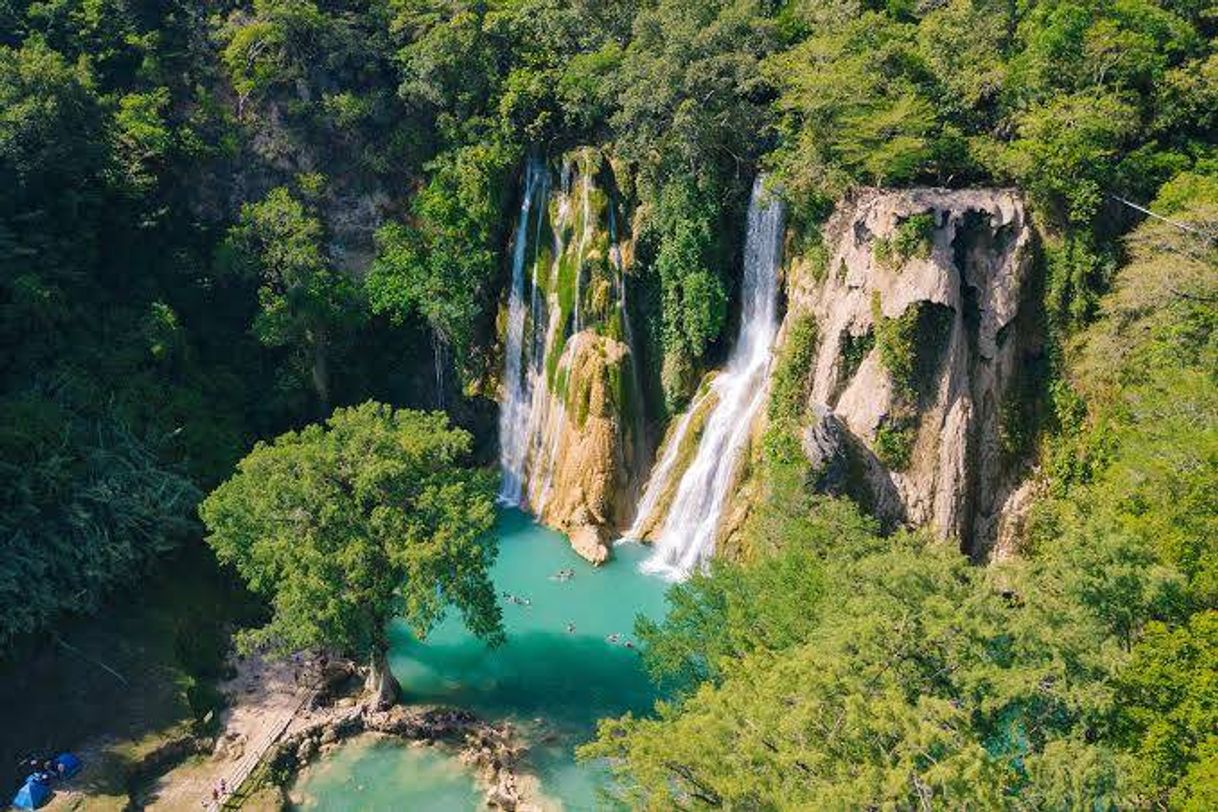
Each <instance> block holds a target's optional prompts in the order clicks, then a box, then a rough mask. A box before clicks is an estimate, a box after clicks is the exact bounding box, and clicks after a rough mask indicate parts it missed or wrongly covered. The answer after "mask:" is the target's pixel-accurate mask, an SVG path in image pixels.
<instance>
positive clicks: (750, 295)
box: [635, 178, 783, 580]
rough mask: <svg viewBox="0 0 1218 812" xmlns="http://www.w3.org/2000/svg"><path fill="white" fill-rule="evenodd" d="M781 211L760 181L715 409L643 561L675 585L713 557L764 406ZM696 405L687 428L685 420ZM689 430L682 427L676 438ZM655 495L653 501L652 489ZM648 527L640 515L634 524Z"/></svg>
mask: <svg viewBox="0 0 1218 812" xmlns="http://www.w3.org/2000/svg"><path fill="white" fill-rule="evenodd" d="M782 228H783V207H782V204H781V202H779V201H778V200H777V199H775V198H772V197H770V196H769V195H768V194H767V193H766V192H765V190H764V189H763V187H762V180H761V178H758V179H757V181H756V182H755V183H754V184H753V192H752V197H751V199H750V200H749V213H748V235H747V237H746V239H745V247H744V281H743V284H742V286H741V298H742V300H743V308H742V311H741V315H740V332H739V335H738V337H737V339H736V346H735V348H734V349H733V350H732V355H731V357H730V358H729V359H728V362H727V367H726V368H725V369H724V370H723V372H721V373H720V374H719V375H718V376H717V377H716V378H715V379H714V381H713V382H712V384H711V393H712V394H713V395H714V396H715V398H716V403H715V405H714V408H713V410H712V411H711V413H710V415H709V416H708V417H707V419H706V425H705V427H704V428H703V430H702V436H701V437H700V439H699V441H698V450H697V451H696V452H695V454H694V457H693V461H692V462H691V463H690V465H689V467H688V468H686V469H685V473H684V474H683V475H682V477H681V482H680V484H679V485H678V486H677V490H676V494H675V495H674V496H673V499H672V503H671V505H669V508H668V513H667V516H666V517H665V519H664V522H663V524H662V525H660V527H661V529H660V532H659V534H658V535H657V536H656V539H655V552H654V553H652V555H651V557H650V558H648V559H647V560H646V561H645V562H644V563H643V569H644V570H646V571H648V572H653V573H657V574H660V575H663V576H664V577H666V578H669V579H672V580H678V579H682V578H685V577H687V576H688V575H689V574H690V573H691V572H693V571H694V570H695V569H697V568H699V567H703V566H705V565H706V563H707V562H708V560H709V559H710V556H711V554H712V553H713V552H714V545H715V537H716V535H717V533H718V530H719V522H720V519H721V517H722V514H723V507H724V504H725V503H726V501H727V496H728V494H727V491H728V488H729V487H731V484H732V480H733V477H734V475H735V471H736V467H737V464H738V463H739V458H740V452H741V450H742V449H743V448H744V445H745V443H746V442H747V441H748V437H749V433H750V432H751V431H752V425H753V418H754V417H755V416H756V415H757V412H758V410H759V409H760V408H761V405H762V403H763V402H764V400H765V392H766V385H765V384H766V377H767V375H768V372H769V366H770V356H771V349H772V345H773V343H774V338H775V335H776V334H777V332H778V314H777V298H778V268H779V263H780V261H781V252H782ZM693 411H694V408H693V407H692V406H691V407H690V410H689V412H688V414H687V415H686V417H684V418H682V420H683V422H684V421H688V419H689V415H690V414H692V413H693ZM687 429H688V424H687V423H686V424H685V425H683V426H679V427H678V432H677V433H678V435H679V434H683V432H684V431H685V430H687ZM680 439H681V438H680V437H679V436H674V437H673V439H672V440H671V441H670V443H669V446H670V447H669V448H668V449H667V450H666V453H665V455H664V456H665V458H664V459H662V460H661V462H660V464H659V466H657V470H656V471H655V473H653V475H652V477H651V481H650V482H648V485H647V491H646V492H645V493H644V496H643V500H642V502H641V503H640V507H642V506H643V505H646V504H647V503H648V500H649V498H650V500H651V504H652V507H653V508H654V503H655V501H656V499H658V498H659V495H658V492H662V491H663V489H664V488H665V482H664V481H663V479H666V478H667V477H666V476H664V477H661V476H660V475H661V474H667V473H669V472H666V471H663V470H662V469H663V468H664V466H665V463H666V462H667V463H668V467H669V468H670V469H671V466H672V462H671V461H669V460H668V459H667V458H668V457H669V456H670V455H671V456H672V458H673V460H675V458H676V446H678V445H679V441H680ZM653 489H655V490H657V491H658V492H657V494H655V495H652V493H651V492H652V490H653ZM645 521H647V516H646V515H643V514H642V511H641V510H640V518H638V519H636V521H635V524H636V525H639V524H640V523H641V522H645Z"/></svg>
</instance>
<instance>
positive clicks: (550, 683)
mask: <svg viewBox="0 0 1218 812" xmlns="http://www.w3.org/2000/svg"><path fill="white" fill-rule="evenodd" d="M395 648H397V646H395ZM399 651H401V649H399ZM393 670H394V673H395V674H397V675H398V677H399V678H400V679H401V680H402V686H403V693H404V694H405V698H406V699H407V701H423V702H443V703H446V704H453V705H460V706H462V707H468V708H471V709H473V710H475V711H479V712H483V713H487V714H494V715H515V716H521V717H530V718H531V717H534V716H544V717H545V718H546V719H547V720H549V721H551V722H553V723H554V724H557V725H563V726H568V725H570V726H588V727H591V726H592V725H594V724H595V722H596V720H597V719H599V718H600V717H602V716H605V715H609V714H614V715H617V714H620V713H624V712H625V711H627V710H634V711H643V710H647V709H648V708H649V707H650V706H651V702H652V700H653V698H654V695H655V694H654V691H653V689H652V687H651V684H650V683H649V682H648V680H647V677H646V675H645V674H644V672H643V669H642V665H641V663H640V662H639V655H638V653H637V650H632V649H628V648H626V647H625V646H623V645H612V644H610V643H607V642H605V641H604V640H603V639H600V638H589V637H576V636H574V635H565V634H561V633H560V634H554V633H549V632H530V633H523V634H514V635H511V636H510V637H509V638H508V642H507V643H506V644H504V645H503V646H502V647H500V648H498V649H487V648H486V647H485V646H482V645H481V644H477V643H474V644H462V643H457V644H450V645H436V644H418V643H411V644H408V645H407V646H406V647H405V650H404V651H402V652H401V654H400V655H399V656H398V657H395V658H394V660H393Z"/></svg>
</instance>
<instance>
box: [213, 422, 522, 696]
mask: <svg viewBox="0 0 1218 812" xmlns="http://www.w3.org/2000/svg"><path fill="white" fill-rule="evenodd" d="M469 450H470V436H469V434H467V433H466V432H464V431H462V430H460V429H455V428H451V427H450V426H449V425H448V420H447V418H446V417H445V416H444V415H443V414H439V413H433V414H425V413H422V412H415V411H410V410H394V409H392V408H391V407H389V406H385V405H382V404H378V403H372V402H369V403H365V404H363V405H362V406H357V407H353V408H346V409H339V410H337V411H336V412H335V413H334V414H333V416H331V417H330V419H329V420H327V421H326V422H325V424H324V425H312V426H309V427H307V428H305V429H304V430H302V431H300V432H288V433H287V434H284V435H282V436H281V437H278V438H277V439H276V440H275V441H274V442H272V443H269V444H259V445H258V446H256V447H255V448H254V450H253V451H252V452H250V454H249V455H248V456H247V457H246V458H245V459H244V460H242V461H241V463H240V464H239V466H238V470H237V473H236V474H235V475H234V476H233V477H232V478H231V479H229V480H228V481H227V482H225V483H224V484H222V485H221V486H220V487H219V488H217V489H216V490H215V491H214V492H212V494H211V495H210V496H208V497H207V499H206V500H205V501H204V502H203V505H202V506H201V508H200V511H199V512H200V515H201V516H202V517H203V521H204V522H205V523H206V525H207V528H208V537H207V540H208V543H209V544H211V546H212V548H213V549H214V550H215V552H216V555H217V557H218V558H219V559H220V560H221V561H222V562H225V563H228V564H231V565H233V566H234V567H235V568H236V569H237V571H238V572H239V573H240V574H241V576H242V577H243V578H244V579H245V580H246V581H248V582H249V585H250V587H251V588H252V589H253V590H254V591H256V592H258V593H260V594H262V595H265V596H266V597H267V598H269V600H270V603H271V606H272V608H273V615H272V617H271V620H270V622H269V623H267V624H266V625H265V626H263V627H262V628H260V629H257V630H254V631H252V632H249V633H248V634H247V635H245V638H244V641H245V643H246V644H249V645H266V646H269V647H271V648H272V649H275V650H278V651H291V650H294V649H299V648H304V647H313V646H324V647H333V648H336V649H340V650H343V651H348V652H352V653H357V654H359V655H360V656H366V657H368V658H369V660H370V662H371V668H370V672H369V684H370V688H372V689H373V690H374V691H375V693H376V694H377V695H378V697H379V698H380V699H381V700H382V701H386V700H389V699H391V698H392V696H393V695H394V694H396V690H397V685H396V682H395V681H394V680H393V677H392V675H391V674H389V672H388V669H387V668H386V664H385V654H386V650H387V648H388V637H387V633H386V624H387V623H388V621H389V620H390V618H392V617H394V616H397V615H400V616H402V617H404V618H405V619H406V621H407V622H408V623H409V624H410V626H411V628H412V629H413V630H414V632H415V633H416V634H417V635H418V636H420V637H423V636H425V635H426V634H427V633H428V631H429V630H430V629H431V628H432V627H433V626H435V624H436V623H437V622H439V621H440V619H441V618H442V617H443V616H444V613H445V611H446V610H447V608H448V607H450V606H452V607H455V608H456V609H457V610H458V611H459V612H460V613H461V615H462V617H463V618H464V619H465V623H466V625H467V626H469V628H470V629H471V630H472V631H473V632H474V633H475V634H477V635H479V636H480V637H482V638H485V639H486V640H488V641H490V642H492V643H496V642H498V641H500V640H501V639H502V629H501V626H500V610H499V607H498V604H497V603H496V602H495V591H494V587H493V585H492V584H491V581H490V578H489V577H488V575H487V568H488V567H489V566H490V564H491V563H492V561H493V560H494V557H495V553H496V547H495V542H494V537H493V536H492V535H491V534H489V533H488V532H487V531H488V530H489V529H490V527H491V524H492V522H493V520H494V502H493V494H494V487H495V483H494V477H493V475H492V474H490V473H488V472H486V471H483V470H479V469H475V468H471V467H469V466H468V465H467V464H466V461H467V458H468V455H469Z"/></svg>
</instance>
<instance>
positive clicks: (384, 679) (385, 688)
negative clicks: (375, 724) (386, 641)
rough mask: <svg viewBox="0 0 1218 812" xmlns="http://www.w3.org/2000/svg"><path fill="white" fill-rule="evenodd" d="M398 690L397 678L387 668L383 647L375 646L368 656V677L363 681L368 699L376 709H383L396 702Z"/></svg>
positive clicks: (399, 688) (399, 687)
mask: <svg viewBox="0 0 1218 812" xmlns="http://www.w3.org/2000/svg"><path fill="white" fill-rule="evenodd" d="M400 690H401V686H400V685H399V684H398V681H397V678H396V677H394V676H393V672H392V671H390V670H389V659H388V657H386V651H385V649H384V648H382V647H380V646H377V647H376V648H374V649H373V650H372V656H371V657H370V658H369V662H368V678H367V679H366V680H365V681H364V691H365V693H366V694H367V695H368V699H369V701H370V702H371V703H372V705H373V707H375V708H376V709H377V710H384V709H385V708H388V707H389V706H390V705H392V704H393V703H395V702H397V700H398V692H399V691H400Z"/></svg>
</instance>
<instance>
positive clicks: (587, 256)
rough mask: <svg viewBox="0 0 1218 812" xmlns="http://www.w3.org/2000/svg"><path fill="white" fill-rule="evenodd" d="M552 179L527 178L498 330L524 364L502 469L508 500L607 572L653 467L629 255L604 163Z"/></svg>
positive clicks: (504, 438)
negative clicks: (630, 310) (614, 542)
mask: <svg viewBox="0 0 1218 812" xmlns="http://www.w3.org/2000/svg"><path fill="white" fill-rule="evenodd" d="M555 169H556V168H555V167H551V166H548V165H544V164H543V165H534V167H532V168H531V169H530V173H529V176H528V177H526V180H525V199H526V202H525V204H524V205H523V206H522V216H521V218H520V221H519V224H518V227H517V229H516V235H515V238H514V239H515V240H516V243H515V244H514V245H513V256H514V258H515V262H517V263H521V264H520V265H519V266H517V267H514V269H513V270H514V273H515V281H516V282H519V283H520V284H519V285H518V286H515V287H513V288H512V289H511V290H509V300H508V301H507V302H505V309H504V318H503V319H501V324H502V325H503V332H504V333H505V341H504V345H505V347H506V350H505V352H506V353H508V354H509V355H510V354H511V353H514V352H516V353H519V354H520V358H521V359H522V360H521V363H519V364H518V365H517V366H516V367H514V366H513V365H512V363H511V360H512V359H511V358H509V359H507V363H505V369H507V370H508V372H507V373H506V374H505V380H504V381H503V383H502V387H503V390H504V392H503V396H502V397H501V399H500V400H501V405H502V410H503V419H502V420H501V426H500V442H501V444H502V446H503V453H502V456H503V467H504V471H505V481H506V482H507V483H508V484H509V487H512V486H514V488H515V490H514V491H513V492H507V493H504V494H503V496H504V497H505V499H506V500H507V501H513V502H517V503H519V504H521V506H522V507H525V508H527V509H529V510H531V511H533V512H534V513H535V514H536V515H537V516H538V518H539V519H540V520H541V521H542V522H544V523H545V524H547V525H549V526H551V527H554V528H556V529H558V530H562V531H563V532H565V533H567V534H568V535H569V536H570V537H571V541H572V544H573V546H574V547H575V549H576V550H577V551H578V552H579V553H580V554H581V555H583V556H584V557H585V558H588V559H589V560H590V561H593V562H594V563H600V562H602V561H604V560H605V559H607V558H608V557H609V552H610V549H611V548H610V544H609V542H610V540H611V539H612V538H615V537H616V536H617V535H618V533H619V531H620V530H621V529H622V528H623V527H624V526H625V524H626V523H627V522H628V521H629V519H630V516H631V513H632V504H633V501H634V497H635V495H636V493H637V490H638V482H639V480H640V478H641V470H642V467H643V466H644V465H645V464H646V461H645V460H644V459H643V457H644V453H643V452H642V451H641V448H642V443H643V428H642V425H643V421H642V414H641V398H640V396H639V384H638V374H637V371H636V365H635V359H634V352H633V336H632V333H631V327H630V321H629V316H628V314H627V312H626V306H625V303H626V290H625V285H626V275H627V273H628V272H629V265H628V258H629V256H630V255H631V251H630V249H629V239H628V237H626V236H625V235H624V234H623V233H622V231H619V222H623V221H625V218H622V217H620V216H619V213H618V212H617V210H616V200H615V195H614V181H613V174H612V170H611V168H610V166H609V165H608V162H607V161H604V160H603V159H602V158H601V156H600V155H599V154H598V153H597V152H596V151H594V150H590V149H585V150H580V151H578V152H576V153H573V154H572V155H570V156H568V158H567V159H566V160H564V161H563V162H562V163H561V165H560V168H557V171H555ZM522 240H523V241H524V242H523V243H522V242H521V241H522ZM526 277H527V278H526ZM511 297H516V300H515V301H513V300H512V298H511ZM513 329H516V330H518V331H520V335H517V336H516V337H515V340H513V336H512V334H511V331H512V330H513Z"/></svg>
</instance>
